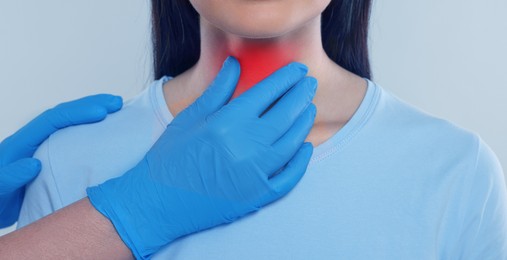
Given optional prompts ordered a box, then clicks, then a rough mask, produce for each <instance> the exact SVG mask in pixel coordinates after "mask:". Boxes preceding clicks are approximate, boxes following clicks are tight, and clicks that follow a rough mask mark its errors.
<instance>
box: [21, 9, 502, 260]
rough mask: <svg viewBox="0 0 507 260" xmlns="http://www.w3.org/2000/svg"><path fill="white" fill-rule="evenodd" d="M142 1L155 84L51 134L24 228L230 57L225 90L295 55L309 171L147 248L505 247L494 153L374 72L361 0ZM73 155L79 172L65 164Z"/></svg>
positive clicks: (100, 175)
mask: <svg viewBox="0 0 507 260" xmlns="http://www.w3.org/2000/svg"><path fill="white" fill-rule="evenodd" d="M152 4H153V26H154V44H155V72H156V73H155V76H156V81H155V82H154V83H153V84H152V85H151V86H150V88H149V89H147V90H146V91H145V92H144V93H143V94H141V95H140V96H138V97H137V98H136V99H134V100H133V101H131V102H130V103H129V104H127V105H126V107H125V108H124V109H123V110H122V111H121V112H119V113H116V114H114V115H112V116H110V118H109V119H108V120H106V121H105V122H103V123H100V124H96V125H90V126H80V127H77V128H74V129H69V130H68V131H64V132H61V133H59V134H57V135H55V136H53V137H52V138H51V139H50V140H49V142H47V143H46V144H45V145H43V146H42V147H41V148H40V149H39V151H38V157H39V159H40V160H41V161H42V162H43V164H44V163H47V164H49V163H50V164H51V166H52V168H51V169H50V170H46V171H43V172H42V173H41V175H40V176H39V178H38V179H36V180H35V181H34V183H33V184H32V185H31V186H30V187H28V189H27V194H26V197H25V202H24V204H23V208H22V211H21V216H20V224H21V226H23V225H26V224H27V223H29V222H32V221H35V220H36V219H38V218H40V217H42V216H44V215H46V214H49V213H51V212H52V211H54V210H56V209H58V208H60V207H63V206H65V205H67V204H70V203H72V202H74V201H76V200H78V199H80V198H82V197H84V196H85V195H86V194H85V188H86V187H88V186H90V185H95V184H98V183H101V182H102V181H104V180H106V179H109V178H111V177H114V175H115V174H117V175H119V174H121V173H123V172H125V171H126V170H128V169H129V168H131V167H132V166H133V165H135V163H136V162H138V161H139V160H140V159H141V158H142V156H143V155H144V154H145V153H146V151H147V150H148V149H149V147H150V146H151V144H152V143H153V142H154V140H156V138H157V137H158V136H159V135H160V134H161V133H162V131H163V129H164V127H165V125H167V124H168V123H169V122H171V120H172V119H173V117H174V116H175V115H177V114H178V113H179V112H180V111H181V110H182V109H183V108H185V107H187V106H188V105H189V104H190V103H192V101H193V100H195V99H196V97H198V96H199V94H200V93H201V92H202V91H203V90H204V89H205V87H206V86H207V85H208V84H209V83H210V81H211V79H212V78H213V77H214V75H216V74H217V72H218V70H219V67H220V63H221V61H222V60H223V59H224V58H225V57H226V56H228V55H233V56H235V57H237V58H238V60H239V61H240V63H241V71H242V73H241V77H240V79H239V83H238V86H237V89H236V92H235V93H234V96H235V97H237V96H239V95H241V94H242V93H243V92H244V91H245V90H247V89H249V88H250V87H251V86H252V85H253V84H254V83H255V82H257V81H259V80H260V79H262V78H263V77H264V76H266V75H267V74H269V73H270V72H272V71H273V70H274V69H275V68H278V67H280V66H281V65H283V64H285V63H287V62H288V61H292V60H294V61H299V62H302V63H304V64H306V65H308V67H309V69H310V70H309V74H310V75H311V76H314V77H315V78H317V80H318V82H319V88H318V91H317V93H316V95H315V98H314V103H315V105H316V107H317V111H318V113H317V116H316V119H315V124H314V126H313V129H312V131H311V132H310V134H309V135H308V138H307V140H306V141H309V142H311V143H312V144H313V145H314V147H315V148H314V151H313V155H312V158H311V161H310V164H309V166H308V169H307V173H306V175H305V177H304V178H303V179H302V180H301V183H300V184H299V185H298V186H297V187H296V188H295V189H294V190H293V191H292V192H291V193H290V194H289V195H288V196H286V197H285V198H283V199H282V200H280V201H277V202H275V203H273V204H271V205H269V206H267V207H266V208H265V209H264V210H263V211H260V212H258V213H257V214H253V215H250V216H247V217H245V218H243V219H240V220H239V221H237V222H235V223H233V224H231V225H227V226H221V227H219V228H214V229H210V230H207V231H204V232H201V233H197V234H194V235H191V236H188V237H184V238H182V239H179V240H176V241H174V242H172V243H171V244H170V245H168V246H166V247H165V248H163V249H162V250H161V251H160V252H158V253H157V254H155V255H154V256H153V257H154V258H158V259H167V258H178V257H181V258H183V259H203V258H206V259H266V258H267V259H379V258H380V259H428V258H470V259H504V258H506V257H507V198H506V197H507V195H506V188H505V186H504V180H503V173H502V170H501V167H500V165H499V163H498V160H497V159H496V157H495V155H494V154H493V153H492V152H491V150H490V149H489V148H488V146H487V145H486V144H485V143H484V142H483V141H482V140H481V139H480V138H479V137H478V136H477V135H475V134H472V133H469V132H467V131H465V130H462V129H460V128H458V127H456V126H454V125H453V124H451V123H448V122H446V121H444V120H441V119H437V118H434V117H432V116H430V115H427V114H425V113H423V112H421V111H420V110H418V109H416V108H414V107H412V106H410V105H407V104H405V103H404V102H402V101H400V100H398V99H397V98H395V97H394V96H392V95H391V94H389V93H388V92H386V91H385V90H383V89H382V88H381V87H380V86H378V85H376V84H375V83H373V82H372V81H371V80H370V70H369V63H368V53H367V41H366V40H367V27H368V17H369V10H370V4H371V3H370V1H354V0H342V1H340V0H333V1H329V0H319V1H309V0H298V1H288V0H285V1H240V0H235V1H227V2H223V1H213V0H208V1H205V0H193V1H190V2H186V1H171V2H169V1H155V0H154V1H152ZM273 127H275V128H276V127H277V125H273ZM76 139H79V140H81V142H82V144H80V145H79V146H78V147H80V149H79V150H76V149H73V148H74V147H75V146H76V144H75V140H76ZM71 140H74V142H71ZM110 147H113V148H110ZM112 159H113V160H112ZM70 163H72V164H73V168H75V167H76V165H77V166H78V168H79V169H85V170H82V171H81V172H74V174H73V175H68V172H70V169H71V168H70V166H69V164H70ZM64 173H65V174H64ZM70 184H72V188H68V187H71V185H70ZM76 187H81V188H76ZM36 205H39V206H38V207H37V206H36ZM40 205H42V206H40Z"/></svg>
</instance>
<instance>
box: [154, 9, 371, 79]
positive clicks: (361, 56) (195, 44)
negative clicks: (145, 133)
mask: <svg viewBox="0 0 507 260" xmlns="http://www.w3.org/2000/svg"><path fill="white" fill-rule="evenodd" d="M151 4H152V40H153V62H154V69H155V73H154V76H155V79H159V78H160V77H162V76H164V75H169V76H173V77H175V76H177V75H179V74H181V73H182V72H184V71H186V70H187V69H189V68H190V67H192V66H193V65H194V64H195V63H196V62H197V60H198V59H199V55H200V51H201V49H200V34H199V14H198V13H197V11H196V10H195V9H194V8H193V6H192V5H191V4H190V1H188V0H170V1H167V0H152V1H151ZM370 9H371V0H332V1H331V3H330V4H329V6H328V7H327V8H326V9H325V10H324V12H323V13H322V20H321V24H322V25H321V26H322V27H321V28H322V29H321V31H322V44H323V47H324V50H325V52H326V53H327V55H328V56H329V57H330V58H331V59H332V60H333V61H334V62H336V63H337V64H338V65H340V66H341V67H343V68H345V69H347V70H348V71H350V72H352V73H354V74H356V75H358V76H361V77H365V78H368V79H371V69H370V61H369V58H368V25H369V20H370Z"/></svg>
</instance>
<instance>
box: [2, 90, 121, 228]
mask: <svg viewBox="0 0 507 260" xmlns="http://www.w3.org/2000/svg"><path fill="white" fill-rule="evenodd" d="M122 103H123V102H122V99H121V97H118V96H112V95H106V94H101V95H95V96H89V97H85V98H82V99H79V100H75V101H71V102H67V103H63V104H60V105H58V106H56V107H54V108H52V109H49V110H47V111H45V112H44V113H42V114H41V115H39V116H38V117H36V118H35V119H33V120H32V121H31V122H30V123H28V124H27V125H25V126H24V127H23V128H21V129H20V130H18V131H17V132H16V133H15V134H13V135H12V136H9V137H7V138H6V139H5V140H4V141H2V143H0V228H2V227H7V226H10V225H12V224H14V222H16V221H17V219H18V216H19V210H20V208H21V202H22V201H23V197H24V194H25V185H26V184H27V183H29V182H30V181H31V180H33V179H34V178H35V177H36V176H37V175H38V174H39V172H40V169H41V164H40V162H39V160H37V159H34V158H31V157H32V156H33V154H34V152H35V150H37V148H38V147H39V145H40V144H41V143H42V142H44V140H46V139H47V138H48V137H49V136H50V135H51V134H52V133H54V132H56V131H58V130H59V129H62V128H65V127H68V126H72V125H79V124H87V123H93V122H97V121H100V120H102V119H104V118H105V117H106V115H107V114H108V113H112V112H116V111H118V110H119V109H120V108H121V107H122Z"/></svg>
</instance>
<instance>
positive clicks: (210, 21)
mask: <svg viewBox="0 0 507 260" xmlns="http://www.w3.org/2000/svg"><path fill="white" fill-rule="evenodd" d="M190 2H191V4H192V5H193V6H194V8H195V9H196V10H197V12H198V13H199V14H200V16H201V17H200V30H201V55H200V57H199V60H198V62H197V63H196V64H195V65H194V66H193V67H191V68H190V69H188V70H187V71H185V72H184V73H182V74H180V75H178V76H177V77H175V78H174V79H172V80H170V81H168V82H167V83H166V84H165V85H164V96H165V99H166V102H167V103H168V107H169V110H170V111H171V113H172V114H173V115H177V114H178V113H179V112H181V111H182V110H183V109H185V108H186V107H187V106H188V105H190V104H191V103H192V102H193V101H194V100H195V99H196V98H197V97H199V96H200V95H201V93H202V92H203V91H204V90H205V89H206V87H207V86H208V85H209V84H210V83H211V81H212V79H213V78H214V77H215V76H216V74H217V73H218V71H219V70H220V67H221V64H222V62H223V60H224V59H225V58H226V57H227V56H229V55H232V56H235V57H236V58H238V60H239V61H240V64H241V77H240V82H239V83H238V86H237V89H236V91H235V93H234V95H233V98H234V97H237V96H238V95H240V94H241V93H243V92H244V91H246V90H247V89H249V88H250V87H252V86H253V85H254V84H255V83H256V82H258V81H260V80H261V79H262V78H264V77H265V76H267V75H268V74H269V73H271V72H273V71H275V70H276V69H277V68H279V67H281V66H283V65H285V64H287V63H288V62H290V61H299V62H302V63H304V64H306V65H307V66H308V67H309V69H310V70H309V73H308V74H309V75H310V76H313V77H315V78H316V79H317V80H318V82H319V86H318V90H317V93H316V95H315V97H314V99H313V103H314V104H315V105H316V107H317V116H316V119H315V123H314V125H313V128H312V130H311V132H310V134H309V135H308V138H307V139H306V140H305V141H306V142H312V144H313V145H314V146H317V145H319V144H321V143H323V142H325V141H326V140H327V139H329V138H330V137H331V136H332V135H334V134H335V133H336V132H337V131H339V130H340V129H341V128H342V127H343V126H344V125H345V124H346V123H347V122H348V120H349V119H350V118H351V117H352V115H353V114H354V112H355V111H356V110H357V108H358V106H359V105H360V103H361V101H362V99H363V97H364V95H365V93H366V88H367V82H366V81H365V80H364V79H362V78H361V77H359V76H357V75H355V74H353V73H351V72H349V71H347V70H345V69H343V68H342V67H340V66H339V65H337V64H336V63H335V62H334V61H332V60H331V59H330V58H329V57H328V56H327V55H326V53H325V51H324V49H323V46H322V41H321V30H320V19H321V13H322V11H324V9H325V8H326V7H327V5H328V4H329V3H330V1H329V0H279V1H274V0H271V1H268V0H257V1H255V0H234V1H223V0H191V1H190Z"/></svg>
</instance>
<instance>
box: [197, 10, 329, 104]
mask: <svg viewBox="0 0 507 260" xmlns="http://www.w3.org/2000/svg"><path fill="white" fill-rule="evenodd" d="M320 33H321V32H320V16H319V17H317V18H315V19H313V20H311V21H309V22H308V23H307V24H306V25H305V26H303V27H301V28H299V29H298V30H295V31H292V32H289V33H287V34H285V35H283V36H278V37H272V38H269V39H252V38H244V37H240V36H238V35H233V34H231V33H227V32H224V31H223V30H220V29H219V28H217V27H216V26H214V25H212V24H211V23H209V22H208V21H206V20H205V19H204V18H202V17H201V54H200V58H199V61H198V62H197V64H196V65H195V66H194V67H193V68H192V69H191V70H190V71H189V72H190V73H191V75H190V79H191V81H193V82H195V83H197V82H201V86H200V88H203V89H205V88H206V87H207V86H208V85H209V84H210V83H211V81H212V80H213V78H214V77H215V76H216V75H217V73H218V71H219V70H220V68H221V65H222V62H223V61H224V60H225V58H226V57H227V56H229V55H231V56H234V57H236V58H237V59H238V61H239V63H240V65H241V75H240V79H239V82H238V85H237V87H236V91H235V92H234V94H233V98H234V97H237V96H238V95H240V94H241V93H243V92H244V91H246V90H247V89H249V88H251V87H252V86H253V85H255V84H256V83H257V82H259V81H261V80H262V79H264V78H265V77H267V76H268V75H269V74H271V73H273V72H274V71H275V70H277V69H279V68H280V67H282V66H284V65H286V64H287V63H289V62H291V61H299V62H302V63H304V64H306V65H307V66H308V67H309V75H311V76H314V77H316V78H317V79H319V77H320V78H322V76H320V75H321V74H322V70H323V69H325V66H324V65H325V62H326V61H327V59H328V57H327V55H326V53H325V52H324V49H323V48H322V42H321V36H320ZM197 84H199V83H197Z"/></svg>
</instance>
